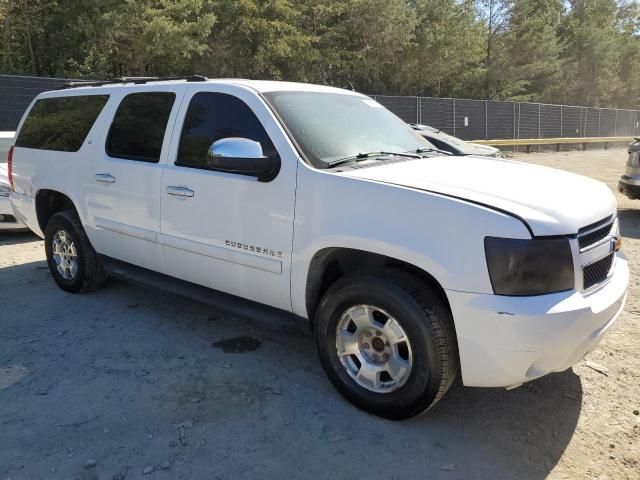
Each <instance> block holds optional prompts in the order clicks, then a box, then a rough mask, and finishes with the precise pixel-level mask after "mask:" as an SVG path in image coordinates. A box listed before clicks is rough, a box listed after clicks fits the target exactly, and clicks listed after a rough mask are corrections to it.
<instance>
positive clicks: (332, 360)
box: [315, 271, 458, 420]
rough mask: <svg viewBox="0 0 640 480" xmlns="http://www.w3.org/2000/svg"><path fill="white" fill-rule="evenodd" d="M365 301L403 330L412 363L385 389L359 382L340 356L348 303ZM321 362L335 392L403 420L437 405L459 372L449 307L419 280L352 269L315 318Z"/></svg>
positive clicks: (334, 287)
mask: <svg viewBox="0 0 640 480" xmlns="http://www.w3.org/2000/svg"><path fill="white" fill-rule="evenodd" d="M361 304H369V305H374V306H376V307H378V308H382V309H384V310H385V311H386V312H388V313H389V314H390V315H391V316H392V317H394V318H395V320H396V321H397V322H398V323H399V324H400V326H401V327H402V328H403V329H404V331H405V332H406V335H407V336H408V338H409V341H410V344H411V349H412V352H413V367H412V369H411V373H410V374H409V376H408V378H407V379H406V382H405V383H404V385H402V386H401V387H399V388H398V389H396V390H394V391H391V392H388V393H377V392H373V391H371V390H369V389H367V388H364V387H363V386H360V385H359V384H358V383H356V381H355V380H354V379H353V378H352V377H351V376H350V375H349V374H348V373H347V371H346V369H345V367H344V366H343V365H342V363H341V361H340V359H339V358H338V353H337V349H336V327H337V325H338V322H339V320H340V318H341V316H342V314H343V313H344V312H345V311H346V310H347V309H349V308H350V307H352V306H355V305H361ZM315 336H316V343H317V345H318V350H319V353H320V360H321V361H322V366H323V367H324V369H325V371H326V373H327V375H328V376H329V379H330V380H331V382H332V383H333V385H334V386H335V387H336V388H337V390H338V391H339V392H340V393H341V394H342V395H343V396H344V397H345V398H347V399H348V400H349V401H350V402H351V403H353V404H354V405H356V406H357V407H359V408H361V409H363V410H366V411H367V412H370V413H373V414H375V415H378V416H380V417H384V418H388V419H392V420H401V419H406V418H410V417H414V416H416V415H419V414H421V413H423V412H426V411H427V410H428V409H429V408H431V407H432V406H433V405H435V404H436V403H437V402H438V401H439V400H440V399H441V398H442V397H443V396H444V394H445V393H446V392H447V390H448V389H449V387H450V386H451V384H452V383H453V381H454V379H455V377H456V375H457V372H458V351H457V339H456V336H455V330H454V327H453V318H452V316H451V312H450V311H449V308H448V306H447V305H445V304H444V303H443V301H442V300H441V299H440V298H439V296H438V295H436V294H435V293H434V292H433V291H431V289H430V288H429V287H427V286H426V285H424V284H422V283H421V282H420V281H419V280H418V279H417V278H415V277H413V276H411V275H407V274H404V273H402V272H394V271H391V272H389V271H385V272H381V273H364V272H358V273H352V274H349V275H346V276H345V277H343V278H341V279H340V280H338V281H337V282H336V283H335V284H333V285H332V286H331V287H330V288H329V289H328V290H327V292H326V293H325V295H324V296H323V298H322V300H321V301H320V304H319V306H318V310H317V314H316V317H315Z"/></svg>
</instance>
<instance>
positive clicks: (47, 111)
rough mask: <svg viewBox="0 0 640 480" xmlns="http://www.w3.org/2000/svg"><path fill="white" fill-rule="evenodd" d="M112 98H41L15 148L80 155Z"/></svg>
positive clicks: (34, 106)
mask: <svg viewBox="0 0 640 480" xmlns="http://www.w3.org/2000/svg"><path fill="white" fill-rule="evenodd" d="M107 100H109V95H82V96H73V97H54V98H41V99H40V100H37V101H36V103H35V104H34V105H33V108H32V109H31V110H30V111H29V114H28V115H27V118H26V119H25V121H24V124H23V125H22V128H21V129H20V133H19V134H18V138H17V139H16V147H23V148H35V149H38V150H55V151H60V152H77V151H78V150H80V147H82V144H83V143H84V141H85V139H86V138H87V135H88V134H89V131H90V130H91V127H92V126H93V124H94V122H95V121H96V118H98V115H100V112H101V111H102V109H103V108H104V106H105V104H106V103H107Z"/></svg>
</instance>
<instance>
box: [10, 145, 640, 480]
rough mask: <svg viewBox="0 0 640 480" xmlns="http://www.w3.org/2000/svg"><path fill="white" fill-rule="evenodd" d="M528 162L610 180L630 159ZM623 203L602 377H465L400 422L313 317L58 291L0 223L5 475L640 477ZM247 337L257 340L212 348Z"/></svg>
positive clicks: (637, 323)
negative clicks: (371, 395) (367, 408)
mask: <svg viewBox="0 0 640 480" xmlns="http://www.w3.org/2000/svg"><path fill="white" fill-rule="evenodd" d="M518 158H521V159H524V160H526V161H530V162H535V163H540V164H545V165H549V166H553V167H557V168H562V169H566V170H571V171H574V172H578V173H582V174H585V175H590V176H592V177H595V178H597V179H600V180H602V181H605V182H607V184H609V186H610V187H611V188H612V189H613V190H614V191H615V187H616V183H617V179H618V177H619V176H620V174H621V173H622V171H623V168H624V162H625V152H624V151H623V150H610V151H588V152H575V153H560V154H531V155H526V154H525V155H520V156H519V157H518ZM543 194H544V192H541V195H543ZM618 201H619V203H620V218H621V220H622V232H623V235H624V245H623V249H624V251H625V252H626V255H627V256H628V257H629V259H630V261H631V269H632V280H631V290H630V293H629V298H628V302H627V307H626V309H625V312H624V313H623V314H622V316H621V318H620V319H619V321H618V322H617V324H616V325H615V326H614V328H612V329H611V330H610V331H609V333H608V335H607V336H606V338H605V340H604V341H603V343H602V344H601V345H600V347H599V348H598V349H596V350H595V351H594V352H592V353H591V354H590V355H589V356H588V357H587V360H590V361H592V362H596V363H597V364H599V365H601V366H604V367H605V368H606V369H607V371H606V372H604V373H599V372H598V371H596V370H593V369H592V368H590V367H587V366H586V365H585V362H584V361H582V362H580V364H578V365H576V366H575V367H574V368H573V369H572V370H568V371H566V372H563V373H559V374H554V375H550V376H548V377H545V378H543V379H540V380H538V381H535V382H532V383H529V384H526V385H524V386H523V387H520V388H518V389H515V390H513V391H509V392H507V391H505V390H501V389H473V388H463V387H461V386H460V385H457V386H454V387H453V388H452V390H451V391H450V392H449V393H448V395H447V396H446V398H445V399H444V400H443V401H442V402H441V403H440V404H439V405H437V406H436V407H435V408H434V409H433V410H432V411H431V412H429V413H428V414H427V415H425V416H422V417H420V418H417V419H414V420H410V421H406V422H395V423H394V422H389V421H385V420H381V419H378V418H376V417H372V416H370V415H367V414H365V413H363V412H361V411H358V410H356V409H355V408H353V407H351V406H350V405H349V404H348V403H346V402H345V401H343V400H342V398H341V397H340V396H339V395H338V394H337V393H336V391H335V390H334V389H333V388H332V387H331V385H330V384H329V381H328V380H327V379H326V377H325V375H324V373H323V371H322V369H321V367H320V365H319V362H318V360H317V358H316V352H315V349H314V346H313V342H312V338H311V336H310V335H309V334H308V333H307V328H306V326H305V325H301V324H295V323H293V322H292V321H291V320H289V319H288V318H285V317H283V318H282V319H281V321H278V322H273V321H266V320H264V319H258V318H255V319H246V318H233V317H230V316H227V315H223V314H221V312H218V311H216V310H214V309H212V308H211V307H206V306H202V305H200V304H197V303H194V302H191V301H188V300H185V299H182V298H179V297H176V296H172V295H167V294H159V293H155V292H152V291H149V290H146V289H143V288H139V287H136V286H132V285H129V284H125V283H122V282H118V281H111V282H110V284H109V285H108V286H107V287H106V288H105V289H103V290H101V291H99V292H96V293H93V294H89V295H69V294H65V293H64V292H62V291H61V290H59V289H58V288H57V287H55V285H54V283H53V281H52V280H51V278H50V275H49V272H48V270H47V268H46V264H45V261H44V249H43V246H42V242H41V241H40V240H39V239H37V238H35V237H33V236H31V235H28V234H19V235H15V234H11V235H9V234H0V480H8V479H12V480H18V479H65V480H66V479H82V480H89V479H93V480H95V479H106V480H109V479H124V478H126V479H138V478H145V479H146V478H149V479H158V480H161V479H171V478H175V479H245V478H247V479H248V478H251V479H254V478H287V477H288V478H313V479H314V480H315V479H321V478H328V479H329V478H331V479H341V478H349V479H353V478H375V479H378V478H383V479H394V478H397V479H414V478H420V479H439V478H442V479H447V480H448V479H471V478H481V479H484V478H486V479H498V478H499V479H503V478H504V479H506V478H527V479H540V478H546V477H551V478H584V477H599V478H634V479H638V478H640V416H639V415H637V410H638V409H640V348H639V340H640V287H639V279H638V275H637V274H636V273H634V272H639V271H640V201H635V202H632V201H629V200H627V199H626V198H624V197H621V196H620V195H618ZM239 336H250V337H254V338H255V339H257V340H258V342H256V344H255V345H246V347H254V348H255V347H258V348H256V349H255V350H253V351H245V352H241V353H236V352H235V349H234V348H231V349H230V348H220V347H228V346H227V345H225V344H224V343H223V344H222V345H221V344H218V343H217V342H220V341H224V340H225V339H230V338H234V337H239ZM214 344H217V346H216V345H214ZM225 350H226V351H225ZM634 410H636V414H634ZM145 472H147V473H145ZM149 472H150V473H149Z"/></svg>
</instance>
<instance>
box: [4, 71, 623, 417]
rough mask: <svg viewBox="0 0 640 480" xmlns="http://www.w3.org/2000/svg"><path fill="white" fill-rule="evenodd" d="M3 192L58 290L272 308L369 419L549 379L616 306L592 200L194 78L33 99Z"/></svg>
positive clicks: (528, 170) (267, 87)
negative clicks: (126, 286) (120, 286)
mask: <svg viewBox="0 0 640 480" xmlns="http://www.w3.org/2000/svg"><path fill="white" fill-rule="evenodd" d="M138 83H143V81H140V80H138ZM10 176H11V177H12V181H13V185H14V189H15V192H14V193H12V194H11V199H12V203H13V205H14V210H15V212H16V214H17V215H18V216H19V218H20V220H22V221H23V222H25V223H26V224H27V225H28V226H29V228H31V229H32V230H33V231H34V232H35V233H37V234H38V235H40V236H42V237H44V238H45V248H46V251H47V259H48V262H49V267H50V269H51V272H52V275H53V277H54V279H55V281H56V282H57V283H58V285H59V286H60V287H61V288H63V289H65V290H67V291H71V292H78V291H88V290H94V289H96V288H98V287H99V286H100V285H101V284H102V282H103V281H104V279H105V277H106V275H107V274H117V275H118V274H119V275H121V276H122V272H124V271H126V269H127V268H130V269H134V270H135V271H136V272H137V273H136V275H137V276H138V278H142V277H144V278H146V277H145V276H146V275H148V278H154V279H155V284H156V285H157V284H158V281H159V278H162V279H164V280H166V281H167V282H169V281H174V282H178V281H188V282H191V283H190V285H193V284H197V287H196V286H193V288H202V287H208V288H210V289H211V290H206V291H207V292H210V294H211V295H218V294H220V293H219V292H224V293H226V294H231V295H233V296H235V297H230V296H229V298H234V299H236V300H237V298H236V297H241V298H242V299H245V300H250V301H253V302H259V303H260V304H263V305H265V306H263V307H261V308H263V309H265V310H268V308H267V307H266V306H270V307H274V308H275V309H279V310H285V311H288V312H292V313H293V314H295V315H297V316H299V317H302V318H305V319H309V320H310V321H311V324H312V326H313V330H314V334H315V337H316V341H317V345H318V350H319V352H320V359H321V361H322V365H323V367H324V368H325V371H326V372H327V374H328V376H329V378H330V379H331V381H332V382H333V384H334V385H335V386H336V388H337V389H338V390H339V391H340V392H341V393H342V394H343V395H344V396H345V397H346V398H348V399H349V400H350V401H351V402H353V403H354V404H356V405H357V406H359V407H361V408H363V409H366V410H368V411H370V412H373V413H375V414H377V415H381V416H384V417H387V418H394V419H399V418H407V417H411V416H414V415H417V414H419V413H421V412H423V411H425V410H427V409H428V408H430V407H431V406H432V405H433V404H435V402H437V401H438V400H439V399H440V398H441V397H442V396H443V395H444V394H445V393H446V391H447V389H448V388H449V386H450V385H451V383H452V382H453V380H454V378H455V376H456V375H457V373H458V372H460V373H461V376H462V382H463V383H464V385H467V386H479V387H510V386H516V385H518V384H520V383H522V382H526V381H529V380H533V379H535V378H538V377H541V376H543V375H545V374H548V373H550V372H556V371H562V370H565V369H567V368H569V367H570V366H571V365H572V364H574V363H575V362H576V361H578V360H579V359H580V358H582V357H583V356H584V355H585V354H586V353H587V352H589V351H590V350H591V349H593V348H594V347H595V346H596V345H597V343H598V342H599V341H600V339H601V338H602V336H603V334H604V333H605V332H606V331H607V330H608V329H609V328H610V327H611V325H612V324H613V322H614V321H615V319H616V318H617V317H618V315H619V314H620V312H621V311H622V308H623V305H624V301H625V298H626V291H627V284H628V281H629V270H628V266H627V261H626V259H625V258H624V256H622V255H621V254H620V253H618V248H619V227H618V220H617V218H616V202H615V199H614V196H613V194H612V193H611V191H610V190H609V189H608V188H607V187H606V186H605V185H604V184H602V183H600V182H597V181H595V180H591V179H589V178H585V177H581V176H578V175H573V174H570V173H565V172H562V171H557V170H553V169H549V168H544V167H539V166H534V165H529V164H523V163H518V162H514V161H509V160H504V159H490V158H483V157H456V156H450V155H447V156H443V155H441V154H440V153H438V152H437V151H435V150H434V149H433V146H432V145H430V144H429V143H428V142H427V141H426V140H424V139H423V138H422V137H420V136H419V135H417V134H416V133H415V132H413V131H412V130H411V129H410V127H409V126H407V125H406V124H404V123H403V122H402V121H401V120H400V119H398V118H397V117H395V116H394V115H393V114H391V113H390V112H389V111H387V110H386V109H385V108H383V107H382V106H381V105H379V104H378V103H376V102H375V101H373V100H371V99H370V98H368V97H366V96H363V95H360V94H357V93H354V92H350V91H345V90H340V89H335V88H330V87H323V86H315V85H306V84H295V83H284V82H265V81H249V80H231V79H229V80H206V79H204V78H202V77H194V78H189V79H188V81H164V82H163V81H148V82H147V83H146V84H136V85H133V84H131V82H129V83H127V81H122V82H120V83H115V84H105V85H85V86H80V87H76V88H69V89H67V90H62V91H56V92H47V93H43V94H41V95H39V96H38V97H37V99H36V100H35V101H34V103H33V104H32V106H31V107H30V109H29V111H27V113H26V114H25V116H24V117H23V120H22V122H21V124H20V128H19V131H18V137H17V140H16V146H15V149H14V151H13V162H12V166H11V167H10ZM132 271H133V270H132ZM176 279H177V280H176ZM224 293H223V294H221V295H224Z"/></svg>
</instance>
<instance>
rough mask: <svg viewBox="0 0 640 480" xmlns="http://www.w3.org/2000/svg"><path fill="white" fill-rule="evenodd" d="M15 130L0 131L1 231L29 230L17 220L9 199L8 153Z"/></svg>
mask: <svg viewBox="0 0 640 480" xmlns="http://www.w3.org/2000/svg"><path fill="white" fill-rule="evenodd" d="M14 136H15V132H0V232H6V231H8V230H10V231H18V230H27V227H26V226H25V225H23V224H22V223H20V222H17V221H16V219H15V217H14V216H13V208H12V207H11V202H10V201H9V193H10V192H11V188H10V186H9V178H8V173H7V155H8V153H9V149H10V148H11V145H13V138H14Z"/></svg>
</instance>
